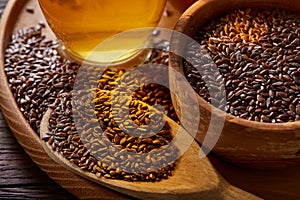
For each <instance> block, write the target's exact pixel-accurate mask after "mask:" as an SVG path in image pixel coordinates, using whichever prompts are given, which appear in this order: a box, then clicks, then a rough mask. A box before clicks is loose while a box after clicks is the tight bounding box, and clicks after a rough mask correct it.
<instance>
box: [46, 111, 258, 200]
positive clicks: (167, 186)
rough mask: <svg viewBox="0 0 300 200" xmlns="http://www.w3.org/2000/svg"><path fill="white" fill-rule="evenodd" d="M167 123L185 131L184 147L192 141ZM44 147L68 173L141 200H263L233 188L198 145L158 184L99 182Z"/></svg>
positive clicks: (94, 176)
mask: <svg viewBox="0 0 300 200" xmlns="http://www.w3.org/2000/svg"><path fill="white" fill-rule="evenodd" d="M51 112H52V110H51V109H48V110H47V112H46V113H45V115H44V117H43V119H42V122H41V129H40V132H41V135H40V137H43V136H45V135H46V133H47V132H49V130H48V128H47V127H48V124H49V122H48V121H49V118H50V114H51ZM166 120H167V121H168V123H169V124H170V126H171V131H172V132H174V131H176V132H177V131H181V132H180V133H181V134H184V138H185V141H182V143H184V142H187V141H188V140H191V139H192V138H191V136H190V135H189V134H188V133H187V132H185V131H184V129H179V128H180V127H179V125H178V124H177V123H176V122H174V121H173V120H171V119H170V118H168V117H166ZM177 134H178V132H177ZM42 145H43V148H44V149H45V151H46V152H47V153H48V155H49V156H50V157H51V158H52V159H53V160H54V161H56V162H57V163H59V164H60V165H62V166H64V167H65V168H66V169H68V170H71V171H72V172H74V173H76V174H78V175H80V176H82V177H84V178H87V179H89V180H91V181H94V182H96V183H99V184H101V185H103V186H105V187H108V188H111V189H113V190H116V191H118V192H121V193H124V194H127V195H130V196H133V197H136V198H140V199H177V198H178V199H199V198H203V199H259V198H258V197H256V196H254V195H252V194H250V193H248V192H245V191H243V190H241V189H238V188H236V187H234V186H232V185H230V184H229V183H228V182H227V181H225V180H224V179H223V178H222V177H221V176H220V175H219V174H218V172H217V171H215V169H214V168H213V166H212V165H211V163H210V162H209V160H208V159H207V158H204V159H200V158H199V152H200V151H201V149H200V147H199V145H198V144H197V143H196V142H195V141H193V142H192V144H191V146H190V147H189V148H188V150H187V151H186V152H185V153H184V154H183V156H182V157H181V159H180V160H179V161H178V164H177V166H176V168H175V172H174V175H173V176H171V177H169V179H167V180H162V181H160V182H154V183H153V182H127V181H123V180H112V179H106V178H98V177H96V175H94V174H92V173H90V172H87V171H83V170H81V169H80V168H79V167H78V166H76V165H75V164H73V163H71V162H70V161H69V160H67V159H66V158H64V157H63V156H62V155H61V154H59V153H58V152H54V151H53V150H52V148H51V146H50V145H49V144H48V143H46V142H42ZM178 148H180V147H179V146H178Z"/></svg>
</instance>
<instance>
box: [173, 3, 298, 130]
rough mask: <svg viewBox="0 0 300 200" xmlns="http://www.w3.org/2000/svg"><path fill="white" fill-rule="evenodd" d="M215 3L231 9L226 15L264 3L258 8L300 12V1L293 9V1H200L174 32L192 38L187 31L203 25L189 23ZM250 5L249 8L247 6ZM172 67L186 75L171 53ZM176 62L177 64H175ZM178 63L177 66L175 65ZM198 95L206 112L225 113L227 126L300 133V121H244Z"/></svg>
mask: <svg viewBox="0 0 300 200" xmlns="http://www.w3.org/2000/svg"><path fill="white" fill-rule="evenodd" d="M215 2H223V3H225V4H227V5H228V7H230V9H227V10H223V11H225V12H223V13H221V14H224V13H226V12H229V11H230V10H234V9H239V8H248V7H250V8H253V7H254V8H255V7H256V6H253V4H254V3H255V4H257V3H262V4H261V5H258V6H257V7H261V8H282V9H285V10H292V11H295V10H298V11H300V1H299V5H298V6H296V7H293V3H295V2H294V1H293V0H286V1H283V0H244V1H242V2H243V3H244V2H245V4H241V1H239V0H226V1H220V0H198V1H196V2H195V3H194V4H192V5H191V6H190V7H189V8H188V9H187V10H186V11H185V12H184V13H183V14H182V15H181V16H180V18H179V20H178V21H177V23H176V25H175V27H174V30H175V31H177V32H180V33H183V34H185V35H187V36H188V37H192V36H190V35H189V34H188V33H187V31H188V29H189V28H192V29H195V28H196V30H197V29H198V28H199V27H201V26H202V25H199V26H198V27H195V26H194V25H192V26H189V23H191V22H192V20H193V18H194V17H195V15H196V14H199V12H200V11H199V10H200V9H202V8H203V7H204V6H206V5H208V4H209V3H215ZM279 2H282V3H284V2H285V3H284V4H279ZM247 5H248V6H247ZM211 13H212V14H215V13H213V12H211ZM217 15H220V13H218V14H217ZM209 19H213V17H209ZM172 44H173V45H174V43H173V42H172V39H171V41H170V49H172V48H174V47H175V48H176V45H174V46H173V47H172ZM170 57H171V58H170V59H169V60H170V62H169V63H170V66H171V67H172V68H175V69H176V68H177V69H176V70H177V71H179V73H181V74H183V75H184V72H183V69H182V67H183V66H182V59H181V58H179V57H178V56H177V55H175V54H174V53H172V52H171V55H170ZM174 61H175V62H174ZM175 63H176V64H175ZM184 77H185V78H186V76H185V75H184ZM196 94H197V99H198V102H199V105H201V106H202V107H203V108H204V109H205V110H206V111H208V112H209V113H212V112H211V110H214V113H215V114H216V115H217V116H218V117H224V113H225V125H226V122H230V123H233V124H236V125H239V126H244V127H249V128H253V127H255V128H256V129H259V130H272V131H291V130H296V129H299V131H300V121H293V122H283V123H270V122H257V121H252V120H248V119H243V118H239V117H237V116H234V115H232V114H230V113H227V112H225V111H222V110H221V109H219V108H216V107H214V106H213V105H211V104H210V103H209V102H207V101H206V100H205V99H203V98H202V97H200V96H199V94H198V93H197V92H196Z"/></svg>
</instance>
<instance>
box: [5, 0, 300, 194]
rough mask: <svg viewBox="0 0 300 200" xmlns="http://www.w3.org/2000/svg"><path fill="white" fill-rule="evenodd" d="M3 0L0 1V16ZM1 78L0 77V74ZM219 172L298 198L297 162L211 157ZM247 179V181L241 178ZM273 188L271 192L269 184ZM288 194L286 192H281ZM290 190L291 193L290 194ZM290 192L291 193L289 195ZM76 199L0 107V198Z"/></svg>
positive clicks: (259, 190)
mask: <svg viewBox="0 0 300 200" xmlns="http://www.w3.org/2000/svg"><path fill="white" fill-rule="evenodd" d="M6 2H7V0H0V16H1V13H2V12H3V9H4V7H5V4H6ZM0 78H1V77H0ZM211 162H212V163H213V164H214V166H215V167H216V169H217V170H218V171H219V172H220V174H221V175H222V176H223V177H224V178H226V179H227V180H229V181H230V182H231V183H232V184H234V185H237V186H240V187H241V188H242V189H247V190H248V191H250V192H251V191H252V192H254V191H255V192H254V193H255V194H257V195H259V196H261V197H265V199H286V197H287V196H288V197H289V198H288V199H295V200H296V199H299V198H300V190H298V189H297V188H300V170H299V165H298V166H295V167H291V168H289V169H287V170H278V171H277V170H270V171H253V170H248V169H241V168H238V167H233V166H231V165H229V164H226V163H223V162H219V161H218V160H214V159H212V160H211ZM245 180H247V181H245ZM268 185H269V186H272V187H273V188H274V190H273V191H270V190H269V187H267V186H268ZM285 193H286V194H289V195H285ZM293 193H294V194H293ZM291 194H293V195H291ZM2 199H22V200H24V199H76V197H74V196H72V195H71V194H70V193H68V192H67V191H66V190H64V189H63V188H61V187H60V186H59V185H58V184H56V183H55V182H54V181H53V180H52V179H50V178H49V177H48V176H47V175H46V174H44V172H42V171H41V170H40V169H39V167H38V166H37V165H36V164H35V163H34V162H33V161H32V160H31V159H30V157H29V156H28V155H27V154H26V153H25V152H24V150H23V149H22V147H21V145H19V144H18V142H17V141H16V139H15V138H14V136H13V134H12V133H11V131H10V129H9V127H8V125H7V124H6V122H5V119H4V118H3V115H2V113H1V110H0V200H2Z"/></svg>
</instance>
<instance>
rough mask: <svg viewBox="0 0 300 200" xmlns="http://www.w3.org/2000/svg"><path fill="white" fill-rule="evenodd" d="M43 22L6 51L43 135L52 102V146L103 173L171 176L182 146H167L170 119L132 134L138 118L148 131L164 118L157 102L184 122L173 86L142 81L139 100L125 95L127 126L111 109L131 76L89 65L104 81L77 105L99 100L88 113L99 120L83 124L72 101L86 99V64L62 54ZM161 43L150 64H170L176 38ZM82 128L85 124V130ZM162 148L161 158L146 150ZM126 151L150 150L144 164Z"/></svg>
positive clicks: (23, 103)
mask: <svg viewBox="0 0 300 200" xmlns="http://www.w3.org/2000/svg"><path fill="white" fill-rule="evenodd" d="M43 27H44V25H43V24H39V25H37V26H36V27H33V28H28V29H22V30H20V31H19V32H17V33H16V34H14V35H13V36H12V38H11V42H10V43H9V45H8V47H7V49H6V51H5V66H4V71H5V73H6V75H7V78H8V82H9V86H10V88H11V91H12V93H13V95H14V97H15V99H16V102H17V104H18V106H19V108H20V110H21V112H22V113H23V115H24V117H25V118H26V119H27V120H28V123H29V124H30V125H31V127H32V128H33V130H34V131H36V132H37V134H39V131H40V123H41V119H42V117H43V115H44V113H45V112H46V110H47V109H48V108H52V109H53V112H52V113H51V116H50V119H49V126H48V129H49V133H48V134H46V136H44V137H43V140H44V141H45V142H47V143H48V144H49V145H51V148H52V150H53V151H57V152H59V153H60V154H61V155H62V156H64V157H65V158H66V159H68V160H70V162H73V163H74V164H76V165H77V166H78V167H79V168H80V169H82V170H86V171H89V172H91V173H94V174H95V175H96V176H97V177H105V178H112V179H123V180H127V181H160V180H162V179H166V178H168V177H169V176H171V175H172V171H173V170H174V169H175V166H176V162H175V160H174V158H176V154H177V152H178V150H177V149H176V148H175V147H171V148H168V149H163V147H164V146H165V145H167V144H169V143H170V141H171V140H172V136H171V133H170V127H169V126H168V124H165V126H164V127H163V129H162V130H161V131H159V132H158V133H157V134H155V135H153V136H151V137H145V138H144V137H133V136H130V135H129V134H130V127H131V126H132V124H131V123H136V124H138V125H139V127H140V128H139V129H140V131H141V132H142V131H143V130H146V129H145V128H144V127H145V126H147V125H149V124H151V123H150V122H151V121H152V120H158V121H159V120H161V119H160V117H161V113H153V112H152V111H151V106H152V105H154V104H157V103H158V104H161V105H162V107H164V108H166V114H167V115H168V116H169V117H171V118H172V119H173V120H175V121H177V122H178V118H177V116H176V113H175V111H174V108H173V107H172V105H171V103H170V102H171V101H170V92H169V90H168V89H167V88H164V87H163V86H160V85H156V84H148V85H146V84H145V85H141V86H139V87H137V88H138V89H137V90H136V91H135V92H134V93H133V94H132V100H131V102H126V101H122V100H121V99H120V101H119V102H120V105H119V106H120V108H122V107H126V106H128V108H129V111H130V113H129V115H130V116H129V117H130V118H131V119H132V120H130V121H129V122H127V123H124V124H123V123H122V119H123V117H124V116H117V114H118V113H113V110H112V108H111V105H112V103H111V92H112V90H113V89H114V88H115V87H116V86H117V85H118V80H120V78H121V77H122V76H126V73H125V71H124V70H117V69H109V70H107V71H105V72H104V73H103V71H101V69H97V68H96V69H95V70H93V71H87V72H86V73H84V76H89V80H88V81H90V82H96V83H97V84H98V85H97V88H91V90H93V91H95V92H94V95H95V98H94V101H92V102H91V101H90V100H89V99H80V100H81V101H78V102H77V103H78V104H79V105H81V108H83V109H84V108H85V107H88V105H87V104H88V103H87V102H91V103H92V104H93V105H94V106H95V107H94V109H89V110H87V112H86V113H85V115H84V116H82V122H85V121H84V120H86V119H90V118H91V116H92V117H94V116H96V118H92V120H90V121H89V123H79V124H76V126H75V122H74V119H73V110H72V104H71V100H74V101H76V100H78V99H74V96H76V94H74V93H73V92H72V91H73V87H74V81H75V78H76V76H80V74H78V73H77V72H78V70H79V67H80V66H78V65H77V64H76V63H72V62H70V61H68V60H65V59H63V57H61V56H60V55H59V53H58V44H57V42H54V41H52V40H48V39H46V38H45V36H43V35H42V28H43ZM157 45H158V46H159V49H164V50H156V49H154V50H153V52H152V55H151V58H150V61H149V62H153V63H159V64H163V65H166V64H167V63H168V52H167V49H168V45H169V44H168V43H167V42H165V41H161V42H159V43H157ZM162 47H163V48H162ZM97 70H98V71H97ZM102 73H103V76H102V77H101V78H100V79H99V77H98V75H100V74H102ZM158 74H159V73H158ZM162 75H163V76H164V74H162ZM133 78H135V77H130V76H128V77H127V80H128V81H130V79H131V80H133ZM82 84H90V83H82ZM82 92H83V93H89V91H82ZM119 92H122V91H119ZM156 94H159V95H156ZM143 100H144V101H143ZM133 119H134V120H133ZM118 120H119V121H120V123H121V125H124V127H127V129H128V133H127V132H124V131H123V130H122V129H120V127H118V124H117V123H116V121H118ZM178 123H179V122H178ZM99 125H100V126H99ZM78 128H80V130H81V131H80V134H79V131H78ZM109 144H113V145H112V147H110V148H108V145H109ZM159 149H163V151H161V152H160V154H159V155H158V156H159V159H154V158H153V157H151V156H150V157H149V158H147V159H146V155H149V154H147V153H149V152H154V151H156V150H159ZM120 150H121V151H120ZM126 152H131V153H137V154H140V155H145V158H143V159H142V160H141V161H140V163H138V161H137V160H134V159H133V157H131V156H130V154H126ZM96 157H97V158H96ZM146 161H147V162H146ZM157 163H163V164H164V166H165V167H164V168H162V169H156V168H155V166H156V165H157ZM130 169H136V170H140V171H143V170H144V171H146V170H148V171H149V169H153V170H152V171H151V172H145V173H129V172H127V171H129V170H130Z"/></svg>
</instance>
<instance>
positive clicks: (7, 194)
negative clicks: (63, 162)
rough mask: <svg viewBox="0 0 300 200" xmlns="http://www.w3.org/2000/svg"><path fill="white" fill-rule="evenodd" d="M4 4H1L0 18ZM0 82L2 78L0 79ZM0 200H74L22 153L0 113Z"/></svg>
mask: <svg viewBox="0 0 300 200" xmlns="http://www.w3.org/2000/svg"><path fill="white" fill-rule="evenodd" d="M6 2H7V0H0V15H1V14H2V12H3V9H4V7H5V5H6ZM0 78H1V77H0ZM0 199H1V200H2V199H22V200H25V199H76V198H75V197H74V196H72V195H71V194H70V193H68V192H67V191H66V190H64V189H63V188H61V187H60V186H59V185H58V184H56V183H55V182H54V181H53V180H52V179H50V178H49V177H48V176H47V175H46V174H44V173H43V172H42V171H41V170H40V169H39V168H38V166H37V165H36V164H35V163H34V162H33V161H32V160H31V159H30V157H29V156H28V155H27V154H26V153H25V152H24V150H23V149H22V147H21V145H20V144H18V142H17V140H16V139H15V138H14V136H13V135H12V133H11V131H10V129H9V127H8V126H7V124H6V122H5V119H4V118H3V115H2V113H1V110H0Z"/></svg>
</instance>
